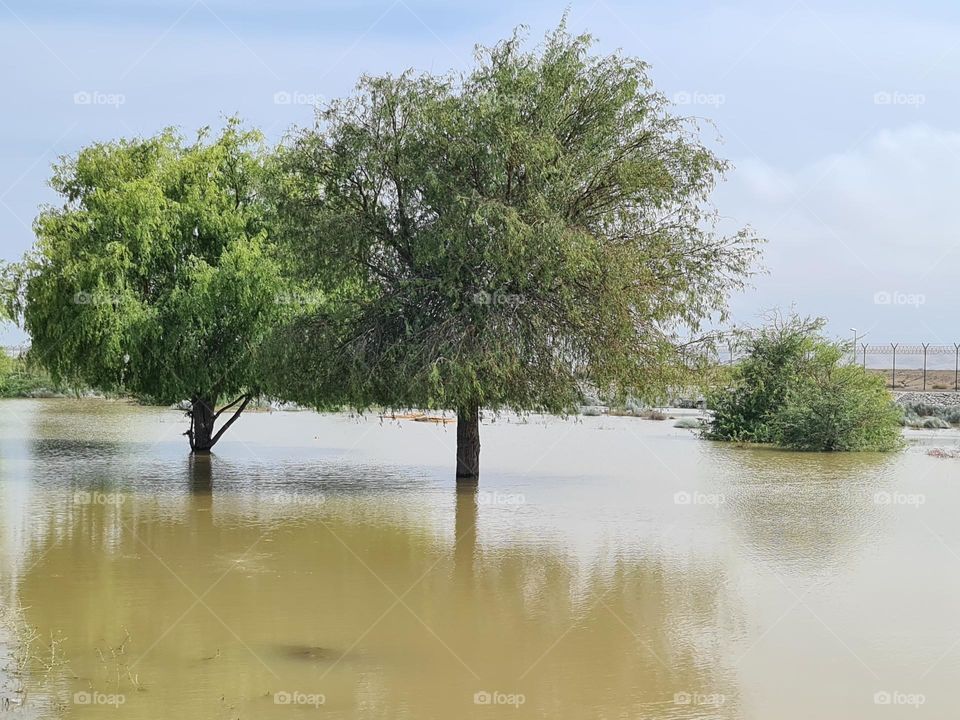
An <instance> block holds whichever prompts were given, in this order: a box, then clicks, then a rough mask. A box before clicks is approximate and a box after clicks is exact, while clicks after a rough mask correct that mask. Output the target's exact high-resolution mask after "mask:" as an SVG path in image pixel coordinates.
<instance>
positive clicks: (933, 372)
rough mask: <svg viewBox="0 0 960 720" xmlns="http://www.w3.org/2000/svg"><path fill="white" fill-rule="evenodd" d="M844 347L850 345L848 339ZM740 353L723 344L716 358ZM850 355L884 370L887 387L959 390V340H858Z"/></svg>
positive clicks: (738, 356) (728, 360)
mask: <svg viewBox="0 0 960 720" xmlns="http://www.w3.org/2000/svg"><path fill="white" fill-rule="evenodd" d="M848 347H852V346H851V345H849V341H848ZM848 353H849V350H848ZM744 355H745V351H744V350H742V349H740V348H738V347H737V346H736V345H735V344H726V345H725V346H723V347H721V348H720V349H719V350H718V352H717V355H716V360H717V361H718V362H720V363H722V364H733V363H735V362H737V361H738V360H739V359H741V358H742V357H743V356H744ZM847 357H848V359H849V358H850V357H851V355H849V354H848V356H847ZM852 358H853V362H855V363H857V364H859V365H862V366H863V368H864V369H865V370H872V371H874V372H878V373H880V372H882V373H884V374H885V375H886V376H887V384H888V386H889V387H890V388H892V389H895V390H918V391H927V390H938V391H947V390H949V391H953V392H960V343H954V344H952V345H934V344H933V343H919V344H908V343H896V342H894V343H886V344H881V345H871V344H867V343H858V344H857V346H856V348H855V350H854V352H853V353H852Z"/></svg>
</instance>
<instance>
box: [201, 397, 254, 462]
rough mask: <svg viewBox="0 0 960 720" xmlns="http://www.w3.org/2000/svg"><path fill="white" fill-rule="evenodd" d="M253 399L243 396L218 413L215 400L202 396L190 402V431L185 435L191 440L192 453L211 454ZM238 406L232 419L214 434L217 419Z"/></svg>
mask: <svg viewBox="0 0 960 720" xmlns="http://www.w3.org/2000/svg"><path fill="white" fill-rule="evenodd" d="M251 397H253V396H252V395H241V396H240V397H238V398H237V399H236V400H234V401H233V402H232V403H230V404H229V405H225V406H224V407H222V408H220V409H219V410H218V411H216V412H214V401H213V400H208V399H206V398H203V397H200V396H196V397H194V398H193V399H192V400H191V401H190V412H188V413H187V414H188V415H189V416H190V429H189V430H187V431H186V432H185V433H184V435H186V436H187V437H188V438H190V451H191V452H193V453H195V454H198V455H201V454H207V453H209V452H210V451H211V450H212V449H213V446H214V445H216V444H217V441H218V440H219V439H220V438H221V437H223V434H224V433H225V432H226V431H227V430H228V429H229V428H230V426H231V425H233V423H234V422H236V420H237V418H238V417H240V413H242V412H243V411H244V409H245V408H246V407H247V403H249V402H250V399H251ZM238 404H239V405H240V407H238V408H237V409H236V410H235V411H234V413H233V415H232V416H231V418H230V419H229V420H227V422H226V423H224V425H223V427H221V428H220V430H218V431H217V433H216V434H214V432H213V426H214V425H215V424H216V422H217V418H219V417H220V415H221V414H222V413H223V412H224V411H226V410H229V409H231V408H233V407H236V406H237V405H238Z"/></svg>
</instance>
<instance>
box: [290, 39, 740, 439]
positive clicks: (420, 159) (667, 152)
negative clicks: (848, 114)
mask: <svg viewBox="0 0 960 720" xmlns="http://www.w3.org/2000/svg"><path fill="white" fill-rule="evenodd" d="M591 45H592V40H591V38H590V37H589V36H586V35H583V36H578V37H573V36H571V35H570V34H568V33H567V31H566V29H565V27H564V26H563V25H561V27H560V28H558V29H557V30H556V31H555V32H553V33H551V34H550V35H548V36H547V37H546V39H545V41H544V42H543V44H542V45H540V46H539V47H537V48H535V49H533V50H526V49H525V48H524V42H523V38H522V37H521V36H520V35H519V34H515V35H514V36H513V37H511V38H510V39H508V40H506V41H504V42H501V43H500V44H498V45H496V46H495V47H492V48H487V49H480V50H478V55H477V64H476V66H475V68H474V69H473V70H472V71H471V72H469V73H468V74H466V75H464V76H444V77H436V76H432V75H428V74H419V75H418V74H414V73H405V74H403V75H401V76H399V77H389V76H388V77H368V78H364V79H363V80H362V81H361V82H360V84H359V86H358V88H357V91H356V93H355V94H354V95H353V96H352V97H350V98H348V99H345V100H341V101H337V102H334V103H332V104H330V105H329V106H328V107H326V108H325V109H323V110H322V111H321V112H320V113H319V115H318V120H317V124H316V126H315V127H312V128H308V129H304V130H302V131H300V132H298V133H297V134H296V135H295V137H294V139H293V141H292V142H291V143H289V144H288V146H287V147H286V148H284V150H283V152H282V161H281V165H282V166H283V167H284V168H285V177H286V180H285V182H286V184H287V185H286V187H287V192H286V197H285V200H284V203H283V207H282V209H281V213H282V214H283V215H285V216H286V217H287V219H288V232H287V233H286V240H287V242H289V243H291V244H292V246H294V247H296V248H297V252H298V257H299V258H300V259H301V260H302V264H301V266H300V270H301V272H303V273H304V274H305V275H306V276H308V277H313V278H314V279H316V280H317V281H318V282H319V283H320V284H324V283H325V282H328V281H332V282H334V283H336V284H337V285H338V287H340V288H341V289H342V288H343V287H349V288H350V291H349V292H347V293H344V294H343V295H342V296H341V298H340V300H341V301H340V302H337V303H330V304H327V305H324V306H323V307H321V308H318V310H317V312H315V313H313V314H312V315H311V316H310V317H309V318H307V319H302V320H301V321H300V322H297V323H295V324H294V325H292V326H290V327H289V328H288V330H287V334H286V335H285V341H284V342H283V343H282V346H283V347H284V348H287V349H288V352H289V356H288V357H287V358H286V366H287V367H288V368H289V369H290V370H289V371H288V372H286V373H284V372H283V371H282V369H281V370H280V371H279V372H278V373H277V374H276V377H282V381H281V382H280V386H281V389H280V392H281V393H282V394H287V395H289V396H291V397H292V398H294V399H297V400H301V401H306V402H310V403H313V404H315V405H324V404H326V403H328V402H330V400H331V399H333V398H335V399H336V400H337V401H345V402H348V403H350V404H353V405H357V406H360V407H364V406H367V405H370V404H381V405H388V406H418V407H432V408H450V409H456V410H458V412H459V413H460V415H461V422H463V421H464V420H467V421H470V420H471V417H472V416H475V413H476V410H477V408H479V407H485V408H490V409H493V410H499V409H513V410H519V411H528V410H543V411H549V412H561V411H566V410H570V409H572V408H573V407H575V406H576V405H577V403H578V402H579V401H580V398H581V391H582V388H583V384H584V383H590V384H591V385H593V386H595V387H597V388H599V389H601V390H602V391H603V392H605V393H608V394H610V395H615V394H627V393H632V394H652V393H655V392H658V391H660V390H662V389H663V388H664V387H665V386H666V385H668V384H669V383H670V382H671V381H672V380H675V379H676V378H677V374H678V373H679V372H680V371H681V368H682V367H683V363H682V362H680V361H679V359H678V358H677V354H676V347H677V342H678V339H679V337H680V334H681V333H682V332H683V331H688V330H689V329H690V328H693V329H697V328H699V326H700V324H701V323H702V322H703V321H704V320H705V319H707V318H708V317H710V316H711V315H714V314H716V315H719V316H720V317H725V312H726V299H727V296H728V294H729V292H731V291H732V290H734V289H736V288H739V287H740V286H741V285H742V283H743V282H744V279H745V278H746V276H747V275H748V274H749V272H750V268H751V264H752V262H753V261H754V259H755V257H756V254H757V250H756V240H755V238H754V237H753V235H752V234H751V233H750V232H749V231H746V230H744V231H740V232H737V233H734V234H733V235H729V236H727V235H722V234H720V233H718V232H716V229H715V227H716V226H715V222H714V221H715V219H716V216H715V213H714V211H713V209H712V208H711V207H710V205H709V204H708V196H709V194H710V192H711V190H712V189H713V187H714V184H715V182H716V181H717V179H718V177H719V176H720V175H721V174H722V173H723V171H724V169H725V168H726V165H725V163H724V162H723V161H722V160H720V159H718V158H717V157H715V156H714V154H713V153H712V152H711V151H710V150H709V149H708V148H707V147H705V146H704V145H703V144H702V143H701V141H700V140H699V136H698V131H697V128H696V125H695V124H694V123H692V122H691V121H689V120H686V119H684V118H680V117H677V116H675V115H673V114H672V113H671V110H670V106H669V104H668V102H667V101H666V99H665V98H664V97H663V96H662V95H661V94H660V93H658V92H656V91H655V90H654V88H653V87H652V84H651V82H650V80H649V78H648V76H647V70H646V66H645V65H644V64H643V63H642V62H640V61H638V60H634V59H631V58H625V57H622V56H620V55H610V56H597V55H594V54H591ZM345 280H347V281H349V282H347V283H344V281H345ZM277 357H278V358H281V359H282V358H283V354H282V353H280V354H278V356H277ZM282 364H283V363H281V365H282ZM294 369H295V370H294ZM304 370H306V372H304ZM477 447H479V445H477Z"/></svg>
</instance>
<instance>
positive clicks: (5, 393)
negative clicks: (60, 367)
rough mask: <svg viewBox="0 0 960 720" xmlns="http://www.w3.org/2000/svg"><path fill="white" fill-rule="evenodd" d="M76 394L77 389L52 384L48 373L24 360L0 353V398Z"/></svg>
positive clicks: (52, 381) (78, 390)
mask: <svg viewBox="0 0 960 720" xmlns="http://www.w3.org/2000/svg"><path fill="white" fill-rule="evenodd" d="M78 392H80V389H78V388H72V387H67V386H65V385H61V384H58V383H56V382H54V380H53V378H51V377H50V375H49V374H48V373H46V372H44V371H43V370H42V369H41V368H38V367H36V366H35V365H31V364H30V363H29V362H27V360H26V359H24V358H19V357H18V358H13V357H10V356H9V355H7V354H6V353H0V398H28V397H50V396H62V395H68V394H75V393H78Z"/></svg>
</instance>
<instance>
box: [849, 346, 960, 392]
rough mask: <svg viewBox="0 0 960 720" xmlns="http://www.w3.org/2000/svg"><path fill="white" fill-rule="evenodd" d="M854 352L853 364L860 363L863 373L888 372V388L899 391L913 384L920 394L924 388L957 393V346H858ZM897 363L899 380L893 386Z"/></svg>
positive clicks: (959, 382)
mask: <svg viewBox="0 0 960 720" xmlns="http://www.w3.org/2000/svg"><path fill="white" fill-rule="evenodd" d="M855 352H856V357H855V361H856V362H860V363H862V365H863V367H864V368H865V369H871V370H885V371H886V370H888V371H889V372H890V387H892V388H903V387H905V386H906V384H907V383H908V382H910V381H913V380H915V381H916V383H913V384H919V385H920V387H919V389H920V390H923V391H925V390H927V386H928V384H929V385H931V386H932V389H934V390H953V391H954V392H958V391H960V343H954V344H953V345H933V344H932V343H920V344H919V345H908V344H903V343H889V344H886V345H868V344H866V343H860V345H859V347H858V348H857V349H856V351H855ZM898 363H899V372H900V378H901V382H900V384H899V385H898V383H897V377H898V376H897V373H898ZM916 365H919V366H920V367H916ZM914 373H919V377H915V376H914ZM951 376H952V377H951ZM928 381H929V382H928ZM908 389H916V388H908Z"/></svg>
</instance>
